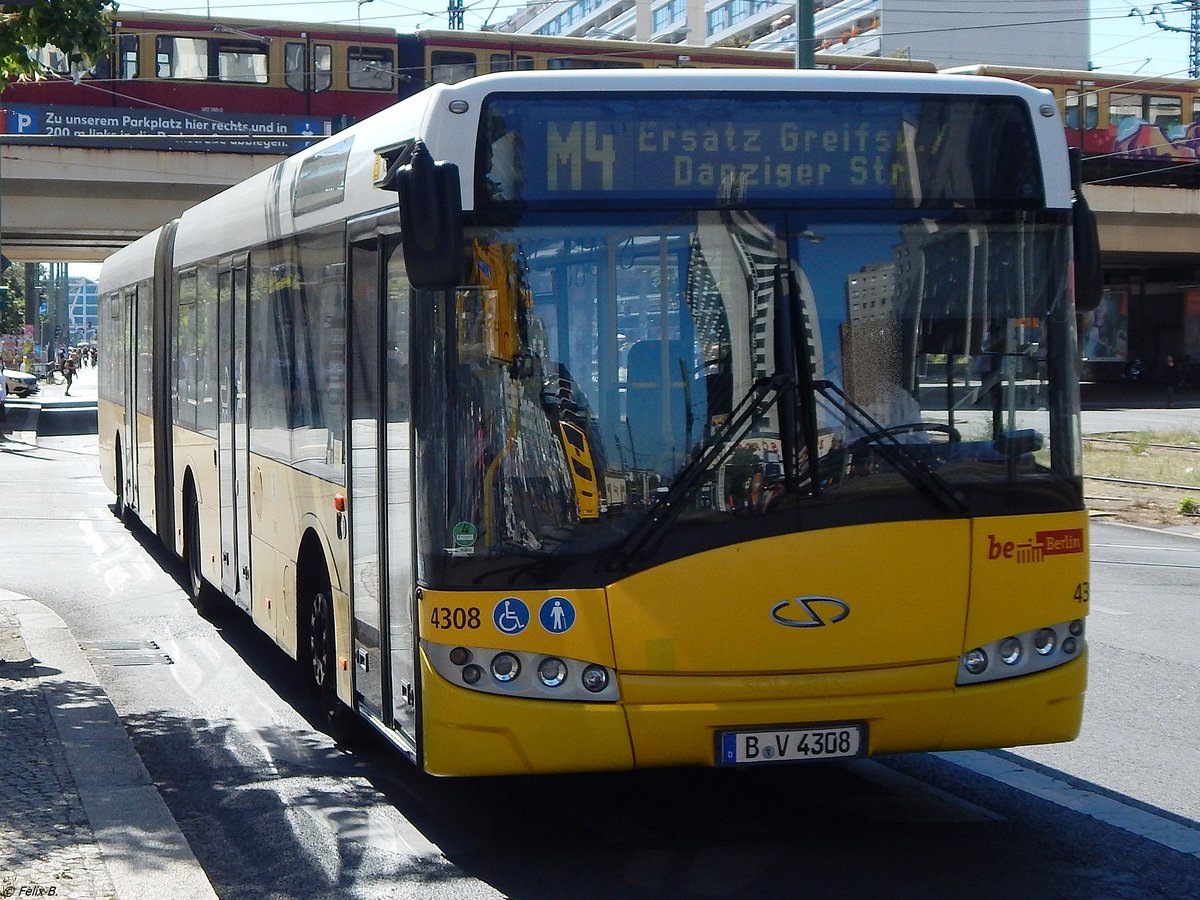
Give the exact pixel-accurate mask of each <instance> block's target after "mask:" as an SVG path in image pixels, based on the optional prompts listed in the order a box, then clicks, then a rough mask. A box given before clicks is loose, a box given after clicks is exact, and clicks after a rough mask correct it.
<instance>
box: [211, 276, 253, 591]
mask: <svg viewBox="0 0 1200 900" xmlns="http://www.w3.org/2000/svg"><path fill="white" fill-rule="evenodd" d="M247 274H248V270H247V263H246V259H245V258H244V257H243V258H241V259H239V260H235V261H234V262H233V263H232V264H227V265H226V266H223V267H222V270H221V272H220V275H219V276H218V279H217V328H218V332H219V334H220V339H219V341H218V347H219V351H220V359H221V365H220V372H219V378H220V384H219V391H218V395H219V402H218V404H217V452H218V454H219V465H218V466H217V470H218V472H219V473H220V495H221V587H222V589H223V590H224V593H225V594H226V596H228V597H231V598H233V601H234V602H235V603H236V604H237V605H238V606H240V607H242V609H245V610H249V609H250V511H249V503H250V427H249V418H248V409H247V400H248V395H247V379H246V314H247V308H246V289H247Z"/></svg>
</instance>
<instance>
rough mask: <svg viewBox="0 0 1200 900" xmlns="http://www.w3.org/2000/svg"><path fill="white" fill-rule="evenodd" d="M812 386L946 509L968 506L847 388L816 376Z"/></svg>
mask: <svg viewBox="0 0 1200 900" xmlns="http://www.w3.org/2000/svg"><path fill="white" fill-rule="evenodd" d="M813 389H814V390H816V391H817V392H818V393H819V394H820V395H821V396H822V397H824V398H825V401H826V402H827V403H829V405H830V406H832V407H833V408H834V409H835V410H836V411H837V412H838V413H839V414H840V415H841V416H842V417H843V418H844V419H846V421H848V422H851V423H853V424H854V425H855V426H856V427H857V428H858V429H859V430H860V431H862V432H863V434H864V436H865V437H867V438H869V439H870V443H871V444H872V445H873V446H875V447H876V448H877V449H878V450H879V455H880V456H882V457H883V458H884V459H885V460H886V461H887V462H888V463H890V464H891V466H892V467H893V468H894V469H896V470H897V471H898V472H900V474H901V475H903V476H904V477H905V478H906V479H907V480H908V481H909V483H910V484H912V485H913V486H914V487H916V488H917V489H919V490H920V491H921V492H922V493H924V494H925V496H927V497H929V499H931V500H933V501H934V502H935V503H937V504H938V505H939V506H941V507H942V508H943V509H945V510H946V511H947V512H952V513H958V514H963V513H966V512H967V510H968V507H967V501H966V499H965V498H964V497H963V495H962V493H961V492H960V491H959V490H958V489H957V488H955V487H954V486H953V485H951V484H950V483H949V482H948V481H946V479H944V478H942V477H941V476H940V475H938V474H937V472H935V471H933V469H931V468H929V466H928V465H927V464H926V463H925V462H924V461H922V460H921V459H920V458H919V457H917V456H915V455H914V454H913V453H912V451H910V450H909V449H908V448H907V447H906V446H905V445H904V442H903V441H901V440H900V439H898V438H897V437H896V436H895V435H894V434H892V433H891V432H890V431H889V430H888V429H887V428H886V427H885V426H883V425H881V424H880V423H879V422H877V421H876V420H875V419H874V417H872V416H871V414H870V413H869V412H867V411H866V410H865V409H863V408H862V407H861V406H859V405H858V404H857V403H855V402H854V401H853V400H851V399H850V398H849V397H847V396H846V392H845V391H843V390H842V389H841V388H840V387H838V386H837V385H836V384H834V383H833V382H832V381H827V380H814V381H813Z"/></svg>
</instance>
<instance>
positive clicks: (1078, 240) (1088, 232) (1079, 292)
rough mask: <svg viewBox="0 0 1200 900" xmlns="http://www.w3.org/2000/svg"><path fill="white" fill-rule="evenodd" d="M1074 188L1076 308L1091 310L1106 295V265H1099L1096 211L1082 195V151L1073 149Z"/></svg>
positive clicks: (1073, 240)
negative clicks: (1104, 266) (1080, 153)
mask: <svg viewBox="0 0 1200 900" xmlns="http://www.w3.org/2000/svg"><path fill="white" fill-rule="evenodd" d="M1070 153H1071V188H1072V190H1073V191H1074V193H1075V202H1074V203H1073V204H1072V206H1071V241H1072V244H1073V245H1074V252H1075V308H1076V309H1077V310H1079V311H1081V312H1090V311H1091V310H1093V309H1095V308H1096V307H1097V306H1099V305H1100V300H1101V299H1102V298H1103V296H1104V268H1103V266H1101V265H1100V230H1099V228H1098V226H1097V225H1096V214H1095V213H1094V212H1092V209H1091V207H1090V206H1088V203H1087V200H1085V199H1084V196H1083V177H1082V175H1081V172H1080V155H1079V150H1078V149H1075V148H1072V149H1071V151H1070Z"/></svg>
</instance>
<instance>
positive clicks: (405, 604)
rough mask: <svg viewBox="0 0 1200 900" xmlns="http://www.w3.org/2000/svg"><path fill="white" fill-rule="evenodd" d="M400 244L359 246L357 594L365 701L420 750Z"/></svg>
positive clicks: (354, 480)
mask: <svg viewBox="0 0 1200 900" xmlns="http://www.w3.org/2000/svg"><path fill="white" fill-rule="evenodd" d="M398 244H399V242H398V241H397V240H396V239H395V238H394V237H393V236H390V235H382V236H381V235H378V234H371V235H370V236H369V237H367V238H364V239H363V240H361V241H356V242H355V243H353V244H352V245H351V254H350V264H351V274H350V285H351V292H352V294H351V300H350V315H349V326H350V329H349V331H350V333H349V340H348V342H347V352H348V354H349V358H348V360H347V372H348V377H349V385H348V387H349V392H350V402H349V412H350V416H349V418H350V429H349V432H350V434H349V437H350V452H349V455H348V459H349V472H348V476H349V493H350V556H351V560H352V563H351V570H352V574H351V598H350V599H351V604H352V608H353V613H354V658H355V665H354V681H355V699H356V701H357V703H358V705H359V707H360V709H362V710H363V712H365V713H367V714H368V715H370V716H372V717H373V718H375V719H376V720H377V721H379V723H380V724H381V725H383V726H385V727H386V728H387V729H388V730H389V732H390V733H391V734H392V735H393V736H395V737H396V739H397V740H398V741H399V743H400V744H401V745H402V746H404V747H406V748H407V749H408V750H409V751H410V752H412V753H415V748H416V690H415V687H414V684H415V663H414V661H415V653H416V644H415V641H414V636H413V618H412V603H413V592H412V525H411V516H412V490H411V475H410V467H411V458H410V443H409V440H410V427H409V426H410V414H409V410H410V403H409V399H408V391H409V384H408V365H407V356H408V326H407V322H408V314H407V305H406V304H407V296H408V292H407V290H406V284H405V283H404V281H403V277H402V270H401V271H400V272H399V273H397V271H396V267H397V266H402V265H403V263H402V261H401V260H402V254H401V253H400V252H399V250H398ZM389 260H395V262H389Z"/></svg>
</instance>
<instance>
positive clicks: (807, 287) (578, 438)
mask: <svg viewBox="0 0 1200 900" xmlns="http://www.w3.org/2000/svg"><path fill="white" fill-rule="evenodd" d="M1076 194H1077V191H1075V190H1074V188H1073V180H1072V169H1071V167H1070V166H1069V164H1068V151H1067V147H1066V143H1065V140H1064V136H1063V128H1062V123H1061V120H1060V118H1059V117H1058V114H1057V112H1056V110H1055V106H1054V101H1053V98H1051V97H1049V96H1048V95H1047V94H1046V93H1045V92H1042V91H1038V90H1036V89H1033V88H1030V87H1027V86H1024V85H1021V84H1017V83H1014V82H1012V81H1006V80H1000V79H989V78H971V79H967V78H961V77H949V76H939V75H928V74H924V75H908V74H899V73H837V72H822V71H816V72H749V71H748V72H733V71H722V72H707V71H673V70H662V71H639V72H633V73H630V72H620V71H592V72H530V73H507V74H497V75H489V76H484V77H480V78H475V79H471V80H469V81H467V82H464V83H462V84H458V85H453V86H449V85H439V86H435V87H432V88H430V89H429V90H427V91H424V92H422V93H421V94H419V95H417V96H414V97H412V98H409V99H407V100H404V101H402V102H401V103H399V104H397V105H396V106H394V107H393V108H391V109H389V110H386V111H385V112H382V113H380V114H378V115H376V116H374V117H371V118H369V119H367V120H365V121H363V122H360V123H358V124H356V125H354V126H352V127H351V128H349V129H347V130H346V131H343V132H341V133H339V134H336V135H334V136H332V137H330V138H328V139H326V140H325V141H323V142H322V143H319V144H317V145H315V146H313V147H312V148H309V149H306V150H303V151H301V152H299V153H297V154H296V155H295V156H293V157H291V158H289V159H287V160H285V161H284V162H282V163H280V164H279V165H277V166H275V167H274V168H272V169H270V170H268V171H265V172H263V173H261V174H259V175H257V176H255V177H253V178H251V179H250V180H248V181H246V182H245V183H243V184H241V185H238V186H235V187H233V188H231V189H229V190H228V191H226V192H224V193H222V194H220V195H218V196H216V197H214V198H213V199H211V200H208V201H205V202H203V203H201V204H199V205H197V206H196V207H195V208H193V209H191V210H190V211H188V212H187V213H185V214H184V215H183V216H182V217H180V218H179V219H178V220H176V221H174V222H171V223H169V224H167V225H164V226H163V227H162V228H161V229H159V230H157V231H156V232H154V233H152V234H150V235H147V236H145V237H144V238H142V239H141V240H139V241H137V242H135V243H134V244H131V245H130V246H129V247H127V248H125V249H124V250H121V251H119V252H118V253H116V254H114V255H113V256H112V257H111V258H110V259H109V260H108V262H107V263H106V264H105V267H104V271H103V274H102V276H101V296H102V300H101V302H102V310H101V326H102V332H101V338H102V343H103V347H102V351H101V355H100V358H101V360H102V364H103V369H102V376H101V378H102V380H101V406H100V446H101V466H102V469H103V474H104V477H105V479H106V481H107V483H108V485H109V486H110V487H111V488H112V490H113V491H114V492H115V493H116V495H117V503H118V508H119V509H120V511H121V513H122V514H123V515H128V516H131V517H136V518H137V519H139V520H140V521H141V522H143V523H145V525H146V526H148V527H149V528H150V529H151V530H153V531H154V532H155V533H156V534H157V535H158V536H159V537H160V538H161V540H162V541H163V542H164V543H165V544H166V545H167V546H168V547H170V548H172V549H173V550H174V551H175V552H176V553H177V554H178V555H179V556H180V557H181V559H182V560H183V561H184V562H185V565H186V568H187V571H188V572H189V574H190V583H191V586H192V593H193V596H194V599H195V601H196V602H197V605H198V606H201V607H202V608H203V607H204V606H206V605H207V604H210V603H213V602H221V599H222V597H223V598H226V599H227V600H228V601H231V602H233V603H234V604H236V605H237V606H239V607H241V608H242V609H243V610H245V611H246V612H247V613H249V614H250V615H251V616H252V618H253V621H254V623H255V624H256V625H257V626H258V627H259V628H261V629H262V630H263V631H265V632H266V633H267V634H268V635H270V636H271V638H272V639H273V640H274V641H275V642H277V643H278V645H279V646H280V647H282V648H283V649H284V650H285V651H286V652H287V653H288V654H290V655H292V656H294V657H295V658H296V659H297V660H298V662H299V663H300V672H301V673H302V674H303V677H304V678H306V679H308V680H310V681H312V682H313V683H314V684H315V685H316V687H317V688H318V689H319V690H320V691H321V692H322V695H323V696H324V698H325V699H326V701H327V704H328V708H329V709H330V711H331V714H334V715H336V716H342V717H344V716H347V715H351V714H354V715H360V716H362V717H364V718H365V719H367V720H369V721H370V722H371V723H373V725H374V726H375V727H377V728H378V729H379V730H380V731H381V732H382V733H383V734H384V735H386V736H387V737H388V738H389V739H390V740H391V741H393V742H394V743H395V745H396V746H397V747H399V748H400V749H401V750H402V751H403V753H404V754H406V755H407V756H408V757H409V758H410V759H411V760H413V761H414V762H415V763H416V764H417V765H418V766H419V767H421V768H422V769H423V770H425V771H427V772H431V773H435V774H439V775H485V774H505V773H545V772H565V771H597V770H613V769H629V768H634V767H650V766H726V765H731V766H753V765H763V764H774V763H788V762H798V761H807V760H829V759H839V758H847V757H855V756H862V755H868V754H879V753H893V752H899V751H921V750H945V749H953V748H970V747H998V746H1008V745H1016V744H1027V743H1038V742H1050V741H1065V740H1070V739H1072V738H1073V737H1074V736H1075V735H1076V733H1077V731H1078V729H1079V725H1080V717H1081V714H1082V708H1083V696H1084V688H1085V681H1086V656H1087V653H1086V646H1085V640H1084V621H1085V616H1086V613H1087V608H1088V605H1087V603H1088V556H1087V518H1086V513H1085V510H1084V504H1083V496H1082V486H1081V474H1080V440H1079V421H1078V420H1079V401H1078V378H1077V374H1076V367H1077V362H1076V360H1077V353H1076V335H1075V310H1076V307H1077V306H1086V305H1088V304H1093V303H1095V302H1096V300H1097V298H1098V290H1097V283H1098V281H1097V277H1096V274H1097V270H1098V259H1097V250H1096V244H1095V222H1094V219H1093V217H1092V215H1091V213H1090V211H1089V210H1087V208H1086V206H1085V205H1084V204H1083V202H1082V199H1081V198H1079V197H1077V196H1076Z"/></svg>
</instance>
